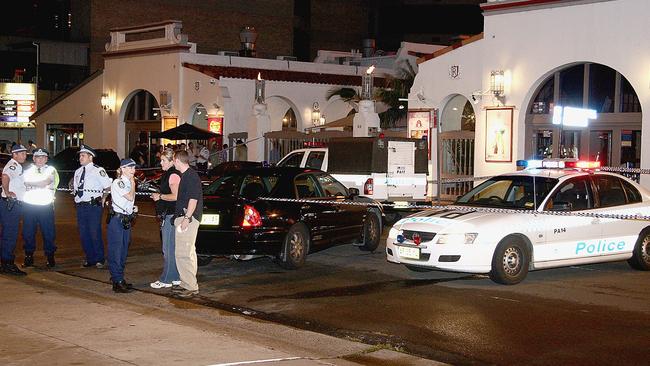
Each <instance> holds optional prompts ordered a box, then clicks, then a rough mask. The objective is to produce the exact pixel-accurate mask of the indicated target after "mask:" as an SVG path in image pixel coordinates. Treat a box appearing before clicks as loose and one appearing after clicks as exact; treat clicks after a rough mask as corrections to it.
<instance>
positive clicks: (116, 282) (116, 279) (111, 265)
mask: <svg viewBox="0 0 650 366" xmlns="http://www.w3.org/2000/svg"><path fill="white" fill-rule="evenodd" d="M135 165H136V164H135V161H133V159H122V161H120V169H119V170H118V172H117V178H116V179H115V180H114V181H113V183H112V184H111V201H112V203H111V210H110V213H109V221H108V228H107V233H106V237H107V239H108V269H109V270H110V272H111V282H113V291H115V292H120V293H127V292H131V291H132V290H133V288H132V286H131V284H128V283H127V282H126V281H125V280H124V267H125V266H126V257H127V254H128V251H129V242H130V241H131V224H132V222H133V219H134V218H135V211H136V210H135V209H134V207H135V206H134V204H133V203H134V201H135V178H134V176H133V175H134V174H135Z"/></svg>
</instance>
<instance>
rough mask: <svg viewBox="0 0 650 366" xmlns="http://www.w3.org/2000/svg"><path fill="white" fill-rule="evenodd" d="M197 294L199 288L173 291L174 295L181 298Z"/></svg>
mask: <svg viewBox="0 0 650 366" xmlns="http://www.w3.org/2000/svg"><path fill="white" fill-rule="evenodd" d="M198 294H199V290H186V289H183V290H182V291H178V292H174V297H178V298H181V299H189V298H192V297H194V296H196V295H198Z"/></svg>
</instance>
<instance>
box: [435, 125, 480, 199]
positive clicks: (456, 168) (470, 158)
mask: <svg viewBox="0 0 650 366" xmlns="http://www.w3.org/2000/svg"><path fill="white" fill-rule="evenodd" d="M440 141H441V158H442V178H443V179H450V178H452V179H453V178H469V177H473V176H474V131H450V132H443V133H441V134H440ZM473 187H474V183H473V182H458V183H444V184H443V185H442V191H441V192H440V197H441V198H442V199H445V200H455V199H456V198H457V197H458V196H461V195H463V194H465V193H467V192H469V191H470V190H471V189H472V188H473Z"/></svg>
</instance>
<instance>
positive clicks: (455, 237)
mask: <svg viewBox="0 0 650 366" xmlns="http://www.w3.org/2000/svg"><path fill="white" fill-rule="evenodd" d="M477 236H478V233H465V234H438V241H437V243H438V244H474V240H476V237H477Z"/></svg>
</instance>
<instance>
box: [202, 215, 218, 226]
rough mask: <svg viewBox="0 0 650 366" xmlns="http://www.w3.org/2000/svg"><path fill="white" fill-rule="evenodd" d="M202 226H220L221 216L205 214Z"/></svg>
mask: <svg viewBox="0 0 650 366" xmlns="http://www.w3.org/2000/svg"><path fill="white" fill-rule="evenodd" d="M201 225H219V215H217V214H203V217H201Z"/></svg>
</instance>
